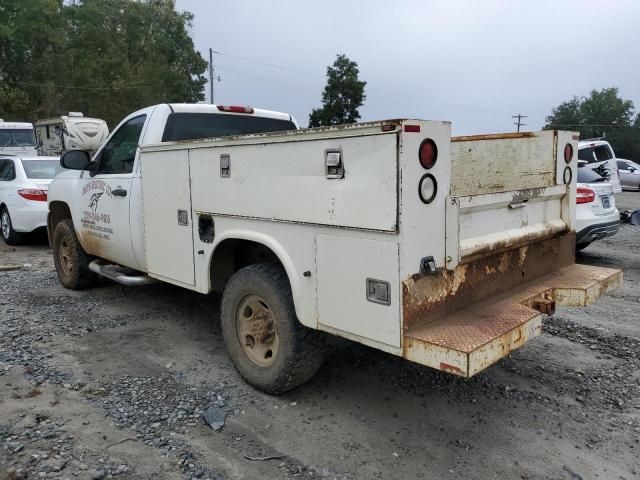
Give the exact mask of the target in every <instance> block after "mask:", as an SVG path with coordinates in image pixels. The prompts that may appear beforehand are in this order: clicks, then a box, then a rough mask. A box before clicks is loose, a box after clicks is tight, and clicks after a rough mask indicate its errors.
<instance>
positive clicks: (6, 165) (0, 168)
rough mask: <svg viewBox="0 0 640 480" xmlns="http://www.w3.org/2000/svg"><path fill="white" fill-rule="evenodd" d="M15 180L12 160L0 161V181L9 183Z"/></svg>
mask: <svg viewBox="0 0 640 480" xmlns="http://www.w3.org/2000/svg"><path fill="white" fill-rule="evenodd" d="M15 178H16V169H15V167H14V165H13V160H0V181H1V182H10V181H11V180H15Z"/></svg>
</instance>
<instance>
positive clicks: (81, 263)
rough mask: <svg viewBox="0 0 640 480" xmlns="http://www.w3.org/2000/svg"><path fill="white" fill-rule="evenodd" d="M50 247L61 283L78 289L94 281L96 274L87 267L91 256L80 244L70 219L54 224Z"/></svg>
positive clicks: (90, 284)
mask: <svg viewBox="0 0 640 480" xmlns="http://www.w3.org/2000/svg"><path fill="white" fill-rule="evenodd" d="M52 247H53V262H54V263H55V266H56V272H57V273H58V279H60V283H62V285H64V286H65V287H66V288H70V289H72V290H80V289H83V288H87V287H90V286H92V285H93V284H94V283H96V281H97V279H98V276H97V275H96V274H95V273H93V272H92V271H91V270H90V269H89V262H90V261H91V257H90V256H89V255H88V254H87V253H86V252H85V251H84V249H83V248H82V245H80V242H79V241H78V237H77V236H76V231H75V229H74V228H73V222H72V221H71V220H70V219H66V220H62V221H61V222H60V223H58V224H57V225H56V228H55V230H54V231H53V242H52Z"/></svg>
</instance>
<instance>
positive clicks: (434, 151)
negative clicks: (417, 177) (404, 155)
mask: <svg viewBox="0 0 640 480" xmlns="http://www.w3.org/2000/svg"><path fill="white" fill-rule="evenodd" d="M418 158H419V159H420V165H422V168H425V169H427V170H429V169H430V168H431V167H433V166H434V165H435V164H436V161H437V160H438V147H437V146H436V142H434V141H433V140H431V139H430V138H425V139H424V140H423V141H422V143H421V144H420V150H419V152H418Z"/></svg>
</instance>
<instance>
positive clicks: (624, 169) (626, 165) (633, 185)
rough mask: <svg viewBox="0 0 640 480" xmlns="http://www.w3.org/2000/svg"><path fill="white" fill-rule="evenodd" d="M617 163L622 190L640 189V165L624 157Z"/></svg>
mask: <svg viewBox="0 0 640 480" xmlns="http://www.w3.org/2000/svg"><path fill="white" fill-rule="evenodd" d="M617 163H618V172H619V174H620V183H621V184H622V188H623V190H640V165H638V164H637V163H636V162H632V161H631V160H626V159H624V158H619V159H618V162H617Z"/></svg>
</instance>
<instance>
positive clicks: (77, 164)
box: [60, 150, 91, 170]
mask: <svg viewBox="0 0 640 480" xmlns="http://www.w3.org/2000/svg"><path fill="white" fill-rule="evenodd" d="M90 164H91V157H90V156H89V154H88V153H87V152H85V151H84V150H69V151H68V152H64V153H63V154H62V157H60V165H62V167H64V168H67V169H69V170H89V165H90Z"/></svg>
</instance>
